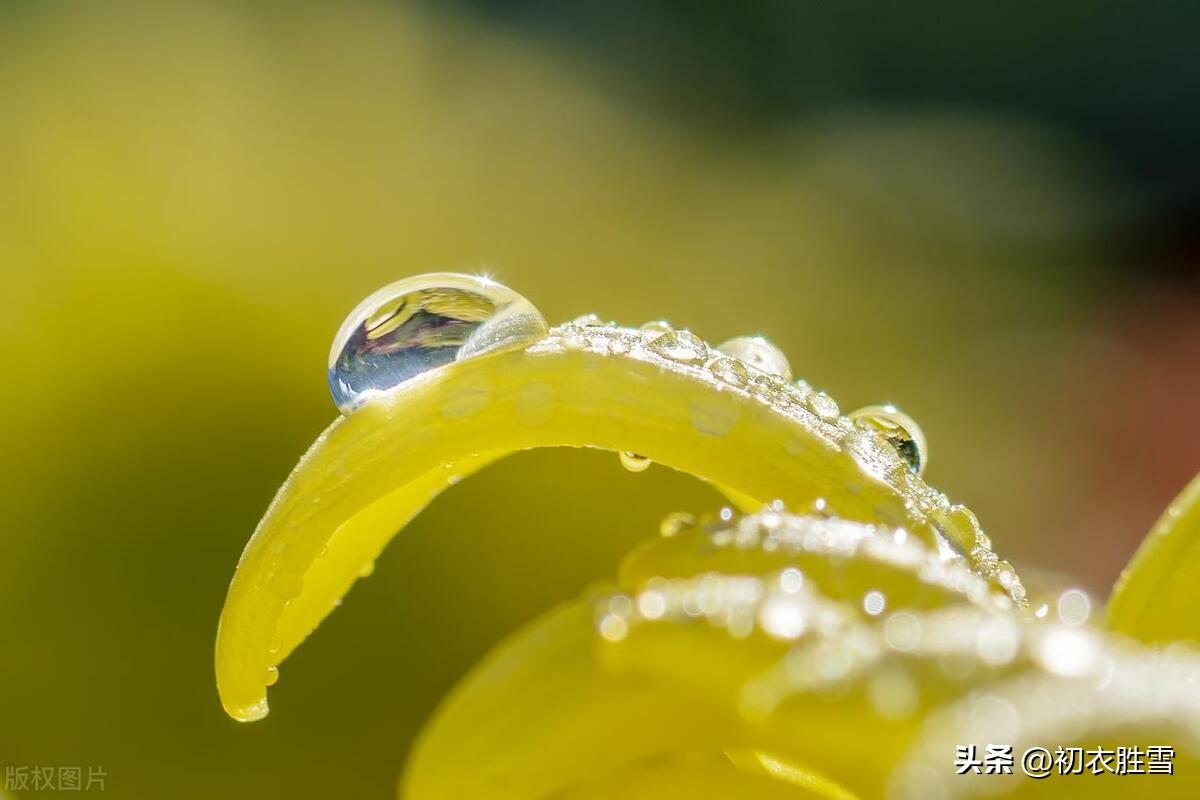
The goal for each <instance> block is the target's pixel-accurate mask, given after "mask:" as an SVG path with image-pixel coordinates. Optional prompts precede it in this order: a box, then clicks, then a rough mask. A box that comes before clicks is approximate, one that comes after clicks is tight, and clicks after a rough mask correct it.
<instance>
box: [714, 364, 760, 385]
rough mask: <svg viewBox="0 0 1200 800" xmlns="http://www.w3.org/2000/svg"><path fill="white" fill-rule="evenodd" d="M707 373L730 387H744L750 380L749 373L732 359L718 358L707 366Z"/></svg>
mask: <svg viewBox="0 0 1200 800" xmlns="http://www.w3.org/2000/svg"><path fill="white" fill-rule="evenodd" d="M708 371H709V372H711V373H712V374H713V377H715V378H716V379H717V380H719V381H721V382H722V383H727V384H729V385H730V386H737V387H744V386H745V385H746V384H747V383H748V382H749V380H750V373H749V372H748V371H747V370H746V367H745V366H744V365H743V364H742V362H740V361H737V360H735V359H732V358H718V359H717V360H716V361H714V362H713V363H712V364H710V365H709V367H708Z"/></svg>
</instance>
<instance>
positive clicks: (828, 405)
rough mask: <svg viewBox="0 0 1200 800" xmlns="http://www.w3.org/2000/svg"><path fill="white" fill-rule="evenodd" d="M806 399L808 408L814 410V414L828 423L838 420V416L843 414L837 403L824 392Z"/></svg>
mask: <svg viewBox="0 0 1200 800" xmlns="http://www.w3.org/2000/svg"><path fill="white" fill-rule="evenodd" d="M806 399H807V400H808V406H809V408H811V409H812V410H813V413H815V414H816V415H817V416H818V417H820V418H821V419H823V420H825V421H826V422H828V421H830V420H835V419H837V417H838V414H840V413H841V409H839V408H838V404H837V401H836V400H834V399H833V398H832V397H830V396H829V395H827V394H825V393H824V392H817V393H816V394H814V395H813V396H811V397H809V398H806Z"/></svg>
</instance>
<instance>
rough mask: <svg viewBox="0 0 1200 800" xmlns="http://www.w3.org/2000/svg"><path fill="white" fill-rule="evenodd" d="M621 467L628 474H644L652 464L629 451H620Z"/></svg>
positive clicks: (643, 457)
mask: <svg viewBox="0 0 1200 800" xmlns="http://www.w3.org/2000/svg"><path fill="white" fill-rule="evenodd" d="M620 456H621V466H622V467H624V468H625V469H627V470H629V471H630V472H645V471H646V470H648V469H649V468H650V465H651V464H653V463H654V462H653V461H651V460H650V459H648V458H646V457H645V456H642V455H638V454H637V453H634V452H631V451H629V450H622V451H621V454H620Z"/></svg>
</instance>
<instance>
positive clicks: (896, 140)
mask: <svg viewBox="0 0 1200 800" xmlns="http://www.w3.org/2000/svg"><path fill="white" fill-rule="evenodd" d="M1196 17H1197V14H1196V13H1195V11H1194V7H1189V5H1188V4H1183V3H1179V4H1167V3H1162V4H1149V5H1146V4H1140V5H1134V4H1127V5H1126V6H1124V7H1119V6H1113V7H1112V8H1107V9H1101V8H1097V7H1095V6H1094V5H1093V4H1081V3H1059V4H1046V3H1037V4H1034V3H1010V4H1005V5H1004V6H1003V7H998V8H993V9H992V10H991V11H990V12H986V13H985V12H983V11H982V10H981V8H980V7H976V6H971V5H969V4H967V5H964V4H955V3H951V2H948V1H947V0H929V1H927V2H921V3H915V4H882V3H876V4H863V3H846V4H836V5H830V4H825V5H824V6H818V5H817V4H802V3H784V2H750V3H745V4H726V3H716V2H702V3H686V4H685V3H665V2H648V3H632V2H617V3H579V4H570V6H569V7H567V4H554V3H546V2H533V1H532V0H530V1H528V2H498V1H490V2H489V1H485V0H477V1H476V2H467V3H459V4H456V5H452V6H449V7H447V6H444V5H439V6H436V7H435V6H434V5H433V4H416V5H413V4H402V3H385V2H340V3H332V2H330V3H303V4H288V3H281V2H276V3H237V2H211V3H189V4H176V3H149V2H147V3H126V2H117V3H104V4H98V3H86V2H57V1H54V0H48V1H47V2H33V1H32V0H24V1H23V2H21V1H13V0H9V2H6V3H4V4H3V5H0V100H2V102H0V268H2V269H3V270H4V279H5V280H4V285H5V287H6V291H5V293H4V298H5V302H4V309H5V310H4V312H3V313H2V314H0V356H2V357H3V359H4V363H5V366H6V369H5V373H6V375H7V377H6V384H5V389H6V391H4V392H3V394H2V395H0V398H2V399H0V404H2V406H0V410H2V411H3V415H2V417H0V418H2V419H3V422H2V423H0V425H2V426H3V445H2V446H0V478H2V480H0V520H2V524H3V529H2V535H0V641H2V642H3V657H2V658H0V765H4V766H6V767H7V766H13V765H25V766H38V765H42V766H55V765H82V766H84V767H85V768H86V767H87V766H100V767H103V769H104V770H105V772H106V774H107V777H106V791H107V793H109V794H111V795H114V796H119V797H133V798H157V797H164V796H169V797H179V798H189V797H213V796H221V797H243V796H247V797H248V796H259V797H263V796H267V797H330V796H333V797H387V796H389V795H391V794H393V793H394V786H395V779H396V775H397V774H398V772H399V770H400V768H401V765H402V762H403V759H404V756H405V753H406V749H407V746H408V744H409V742H410V740H411V737H412V736H413V734H414V732H415V731H416V730H417V729H418V727H419V725H420V723H421V721H422V719H423V718H424V717H425V716H426V715H427V714H428V713H429V711H430V710H431V709H432V708H433V707H434V705H435V704H436V702H437V700H438V698H439V697H440V696H441V695H442V694H443V693H444V692H445V691H446V689H447V688H448V687H449V686H451V685H452V684H453V682H454V681H455V680H456V679H457V678H458V677H459V676H460V675H461V674H462V673H463V672H464V671H465V670H466V669H467V668H468V667H469V666H470V665H471V664H472V663H473V662H474V661H475V660H476V659H478V658H479V657H480V656H481V655H482V654H483V653H484V652H485V651H486V650H487V649H488V648H489V647H490V646H491V645H492V644H494V643H495V642H496V641H498V640H499V639H500V638H501V637H502V636H503V635H504V634H506V633H507V632H509V631H511V630H512V629H514V628H515V627H517V626H518V625H520V624H521V623H522V622H524V621H526V620H528V619H530V618H531V617H533V616H534V615H535V614H537V613H538V612H539V611H541V610H544V609H545V608H547V607H549V606H550V605H551V604H553V603H555V602H557V601H559V600H561V599H563V598H566V597H568V596H571V595H574V594H576V593H577V592H578V591H579V590H580V588H581V587H583V586H584V585H586V584H587V583H588V582H590V581H593V580H596V579H600V578H603V577H606V576H609V575H611V574H612V572H613V570H614V567H615V564H616V562H617V559H618V558H619V556H620V554H622V553H623V552H624V551H625V550H627V549H628V548H629V547H630V546H631V544H632V543H633V542H635V541H637V540H639V539H640V538H642V537H644V536H647V535H650V534H651V533H652V532H653V531H654V530H655V529H656V526H657V522H658V520H659V519H660V518H661V516H662V515H663V514H664V513H665V512H667V511H670V510H674V509H680V508H682V509H693V510H707V509H712V508H715V507H716V506H717V505H718V504H719V502H720V501H719V498H718V497H717V496H716V495H715V494H714V493H713V492H712V491H711V490H709V489H708V488H706V487H704V486H703V485H701V484H699V483H698V482H696V481H694V480H691V479H687V478H685V477H683V476H680V475H676V474H673V473H671V472H669V471H668V470H665V469H661V468H655V469H651V470H650V471H648V472H646V473H643V474H639V475H633V474H630V473H627V472H625V471H624V470H622V469H621V468H620V467H619V466H618V465H617V459H616V457H615V456H612V455H611V454H603V453H589V452H576V451H571V452H565V451H564V452H535V453H528V454H523V455H520V456H518V457H513V458H511V459H509V460H507V461H505V462H503V463H501V464H499V465H497V466H495V467H493V468H492V469H490V470H488V471H486V472H484V473H483V474H481V475H479V476H477V477H475V478H472V479H471V480H470V481H466V482H464V484H463V485H461V486H458V487H456V488H455V489H454V490H453V491H451V492H449V493H448V494H447V495H446V496H445V497H443V498H442V499H440V500H439V501H438V502H437V503H436V504H435V505H434V506H433V507H431V508H430V509H429V510H428V511H427V512H426V513H425V514H424V515H423V516H422V517H420V518H419V519H418V520H417V522H416V524H414V525H413V526H412V528H411V529H410V530H408V531H406V533H405V535H404V536H402V537H400V538H399V539H398V540H397V541H396V542H394V543H393V544H392V546H391V547H390V548H389V550H388V551H387V552H386V554H385V556H384V557H383V558H382V559H381V560H380V562H379V567H378V569H377V571H376V573H375V575H374V576H373V577H372V578H370V579H369V580H367V581H364V582H362V583H361V584H360V586H359V587H358V588H356V589H355V590H354V591H353V592H352V594H351V595H350V596H349V597H348V599H347V603H346V606H345V610H343V611H341V612H340V613H338V614H335V615H333V617H332V618H330V619H329V620H328V621H327V622H326V623H325V624H324V625H323V626H322V627H321V629H320V632H319V633H318V634H316V635H315V636H314V637H313V639H312V640H311V642H310V644H309V646H307V647H304V648H301V650H300V651H299V652H298V653H297V654H296V655H295V656H294V657H293V658H292V659H290V660H289V661H288V662H287V663H286V664H285V665H284V666H283V669H282V673H283V676H282V680H281V681H280V683H279V685H278V686H276V687H275V688H274V689H273V690H272V714H271V716H270V717H269V718H268V719H267V720H265V721H264V722H262V723H258V724H253V725H240V724H238V723H235V722H232V721H231V720H229V719H226V718H225V717H224V715H223V714H222V712H221V709H220V706H219V704H218V702H217V698H216V691H215V688H214V684H213V676H212V644H213V637H214V633H215V627H216V620H217V616H218V613H219V611H220V608H221V604H222V601H223V598H224V593H225V588H226V586H227V584H228V580H229V578H230V576H231V575H232V572H233V567H234V564H235V563H236V560H237V557H238V555H239V553H240V551H241V548H242V546H243V544H244V543H245V541H246V539H247V538H248V537H249V534H250V532H251V531H252V529H253V527H254V525H255V523H256V521H257V519H258V517H259V515H260V514H261V513H262V511H263V510H264V509H265V507H266V505H267V502H268V501H269V500H270V498H271V496H272V494H273V493H274V491H275V489H276V487H277V486H278V485H279V483H280V482H281V481H282V480H283V478H284V477H285V476H286V474H287V472H288V470H289V469H290V468H291V466H292V465H293V463H294V462H295V460H296V459H297V458H298V457H299V455H300V454H301V453H302V452H303V450H304V449H305V447H306V446H307V444H308V443H309V442H310V441H311V440H312V439H313V438H314V437H315V436H316V434H317V433H318V432H319V431H320V430H321V429H322V428H323V427H324V426H325V425H326V424H327V423H328V422H329V421H330V420H331V419H332V418H333V416H334V414H335V409H334V407H333V405H332V403H331V401H330V399H329V397H328V393H327V389H326V385H325V375H324V370H325V358H326V355H327V349H328V346H329V341H330V339H331V337H332V335H333V333H334V331H335V330H336V328H337V326H338V325H339V323H340V322H341V319H342V316H343V315H344V314H345V313H346V312H347V311H348V310H349V309H350V308H351V307H352V306H353V305H354V304H355V303H356V302H357V301H358V300H359V299H361V298H362V297H364V296H365V295H366V294H368V293H369V292H370V291H372V290H374V289H375V288H377V287H378V286H380V285H382V284H384V283H387V282H389V281H391V280H394V279H396V278H398V277H402V276H404V275H407V274H412V273H416V272H425V271H429V270H432V269H460V270H475V269H480V268H487V269H488V270H490V271H491V272H492V273H493V274H494V276H495V277H497V278H498V279H499V280H501V281H502V282H505V283H507V284H509V285H510V286H512V287H514V288H515V289H517V290H518V291H520V292H522V293H524V294H525V295H526V296H528V297H529V298H530V299H531V300H533V302H534V303H536V304H537V305H538V306H539V307H540V308H541V309H542V311H543V312H544V313H545V314H546V316H547V317H548V318H549V319H550V320H551V321H552V322H555V321H561V320H564V319H566V318H570V317H573V316H575V315H578V314H581V313H584V312H589V311H595V312H597V313H599V314H601V315H603V316H606V317H611V318H614V319H617V320H619V321H622V322H626V323H631V324H637V323H640V322H642V321H645V320H648V319H653V318H661V317H666V318H668V319H670V320H672V321H673V322H675V323H676V324H679V325H686V326H689V327H691V328H692V329H693V330H694V331H696V332H697V333H698V334H700V335H701V336H703V337H704V338H706V339H708V340H709V341H714V342H716V341H721V340H723V339H724V338H727V337H729V336H733V335H736V334H742V333H763V334H765V335H767V336H769V337H770V338H771V339H773V340H774V341H775V342H777V343H778V344H779V345H781V346H782V347H783V348H784V350H785V351H786V352H787V353H788V354H789V356H790V358H791V361H792V364H793V367H794V369H795V371H796V372H797V374H799V375H801V376H803V377H805V378H807V379H808V380H809V381H810V382H811V383H813V384H814V385H816V386H819V387H823V388H826V389H828V390H829V391H830V392H831V393H832V394H833V395H834V396H835V397H836V398H837V399H838V400H839V401H840V402H841V404H842V406H843V408H853V407H856V406H859V405H865V404H868V403H873V402H877V401H894V402H896V403H897V404H899V405H900V406H902V407H903V408H905V409H906V410H908V411H909V412H910V413H912V414H913V415H914V416H916V417H917V418H918V419H919V420H920V421H921V423H922V424H923V426H924V427H925V430H926V433H927V435H928V437H929V439H930V443H931V456H932V457H931V466H930V469H929V473H928V477H929V479H930V480H931V482H933V483H934V484H935V485H937V486H939V487H941V488H943V489H945V490H946V491H947V492H948V493H949V494H950V495H951V497H952V498H954V499H956V500H959V501H962V502H966V503H968V504H969V505H971V506H972V507H973V508H974V509H976V510H977V511H978V512H979V515H980V517H981V519H982V520H983V522H984V524H985V526H986V527H987V528H988V530H989V532H990V533H991V534H992V536H993V538H994V539H995V541H996V542H997V546H998V548H999V549H1000V550H1001V552H1002V553H1003V554H1007V555H1008V556H1009V557H1010V558H1012V559H1013V560H1014V561H1016V562H1018V563H1019V564H1021V563H1033V564H1038V565H1044V566H1047V567H1051V568H1053V569H1057V570H1062V571H1066V572H1070V573H1072V574H1074V575H1076V576H1078V578H1079V580H1081V581H1082V582H1083V583H1084V584H1085V585H1087V586H1089V587H1091V588H1092V589H1093V590H1095V591H1097V592H1099V593H1101V594H1104V593H1106V592H1107V589H1108V587H1109V586H1110V585H1111V582H1112V580H1113V579H1114V578H1115V576H1116V574H1117V572H1118V571H1119V569H1120V567H1121V565H1122V564H1123V563H1124V562H1125V561H1126V560H1127V559H1128V557H1129V555H1130V554H1131V553H1132V551H1133V549H1134V548H1135V547H1136V544H1137V542H1138V541H1139V540H1140V538H1141V536H1142V535H1143V534H1144V532H1145V531H1146V530H1147V529H1148V527H1149V525H1150V524H1151V523H1152V521H1153V519H1154V517H1155V516H1156V514H1157V512H1158V511H1159V510H1160V509H1161V508H1162V507H1163V506H1164V505H1165V504H1166V502H1167V501H1168V500H1169V499H1170V497H1171V496H1172V495H1173V494H1174V493H1175V491H1177V490H1178V489H1179V488H1180V487H1182V485H1183V484H1184V483H1185V482H1186V481H1187V479H1188V478H1189V477H1190V476H1191V475H1192V474H1193V473H1194V472H1195V471H1196V470H1197V468H1200V422H1198V420H1200V414H1197V400H1196V398H1197V396H1198V394H1200V372H1198V371H1197V364H1200V302H1198V300H1200V297H1198V296H1197V291H1196V290H1197V286H1198V285H1200V283H1198V282H1197V260H1198V259H1197V253H1198V250H1197V239H1196V234H1195V231H1196V230H1197V228H1196V227H1195V223H1196V221H1197V208H1198V203H1197V197H1198V194H1197V189H1198V188H1200V159H1197V158H1196V154H1195V152H1194V148H1195V146H1196V142H1197V141H1200V135H1198V134H1200V131H1198V114H1197V109H1198V108H1200V102H1198V101H1200V69H1198V67H1197V61H1196V59H1195V57H1194V52H1189V48H1191V42H1190V41H1189V40H1190V38H1191V36H1190V34H1191V32H1194V31H1195V29H1196V22H1197V19H1196ZM498 520H499V521H501V522H500V524H499V528H500V529H499V530H497V529H496V528H497V521H498Z"/></svg>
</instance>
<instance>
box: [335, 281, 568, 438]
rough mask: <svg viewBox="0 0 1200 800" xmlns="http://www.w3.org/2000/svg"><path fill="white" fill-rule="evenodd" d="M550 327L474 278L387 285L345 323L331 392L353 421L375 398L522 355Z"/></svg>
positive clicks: (497, 287) (496, 287) (518, 299)
mask: <svg viewBox="0 0 1200 800" xmlns="http://www.w3.org/2000/svg"><path fill="white" fill-rule="evenodd" d="M546 330H547V329H546V321H545V320H544V319H543V318H542V315H541V314H540V313H539V312H538V310H537V309H536V308H534V307H533V305H532V304H531V303H530V302H529V301H528V300H526V299H525V298H524V297H522V296H521V295H519V294H517V293H516V292H514V291H513V290H511V289H509V288H508V287H506V286H502V285H501V284H499V283H496V282H495V281H493V280H491V279H489V278H484V277H479V276H475V275H460V274H456V273H450V272H434V273H429V274H426V275H417V276H414V277H411V278H405V279H404V280H400V281H396V282H395V283H392V284H389V285H388V286H385V287H384V288H382V289H380V290H379V291H377V292H375V293H374V294H372V295H371V296H370V297H368V298H367V299H366V300H364V301H363V302H362V303H360V304H359V305H358V307H357V308H355V309H354V310H353V311H352V312H350V316H348V317H347V318H346V321H345V322H344V323H342V327H341V329H340V330H339V331H338V334H337V336H336V337H334V340H333V347H332V349H331V350H330V353H329V388H330V391H331V392H332V393H333V399H334V402H335V403H337V406H338V408H339V409H340V410H341V411H342V413H343V414H348V413H350V412H351V411H353V410H354V409H355V408H357V407H358V406H359V405H361V404H362V403H364V402H366V401H367V400H369V399H370V398H371V397H372V396H374V395H376V394H379V393H381V392H385V391H387V390H388V389H391V388H393V387H395V386H399V385H400V384H402V383H404V382H405V381H407V380H410V379H412V378H414V377H416V376H418V375H421V374H423V373H425V372H428V371H429V370H432V369H436V368H438V367H441V366H445V365H446V364H449V363H452V362H454V361H462V360H464V359H467V358H470V357H471V356H476V355H481V354H483V353H490V352H493V351H496V350H504V349H509V348H515V347H522V346H524V345H527V344H530V343H532V342H534V341H536V340H537V339H540V338H541V337H543V336H545V335H546Z"/></svg>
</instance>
